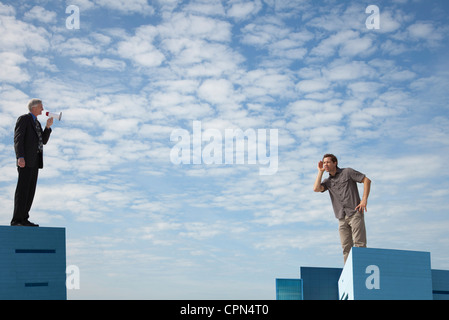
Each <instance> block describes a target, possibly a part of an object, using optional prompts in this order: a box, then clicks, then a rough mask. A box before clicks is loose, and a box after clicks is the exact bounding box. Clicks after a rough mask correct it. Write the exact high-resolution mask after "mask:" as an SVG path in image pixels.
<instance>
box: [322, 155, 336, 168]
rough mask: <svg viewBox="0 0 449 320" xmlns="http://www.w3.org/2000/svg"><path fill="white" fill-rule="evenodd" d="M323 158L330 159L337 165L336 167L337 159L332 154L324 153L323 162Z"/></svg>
mask: <svg viewBox="0 0 449 320" xmlns="http://www.w3.org/2000/svg"><path fill="white" fill-rule="evenodd" d="M324 158H331V160H332V162H336V163H337V165H338V159H337V157H336V156H334V155H333V154H332V153H326V154H325V155H324V156H323V160H324Z"/></svg>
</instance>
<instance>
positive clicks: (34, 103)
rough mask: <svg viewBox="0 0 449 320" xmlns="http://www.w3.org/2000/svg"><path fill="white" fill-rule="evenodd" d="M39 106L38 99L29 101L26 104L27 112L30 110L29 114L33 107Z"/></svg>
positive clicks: (40, 101) (40, 102) (39, 101)
mask: <svg viewBox="0 0 449 320" xmlns="http://www.w3.org/2000/svg"><path fill="white" fill-rule="evenodd" d="M39 104H42V100H39V99H31V100H30V101H29V102H28V110H30V112H31V109H33V108H34V107H35V106H37V105H39Z"/></svg>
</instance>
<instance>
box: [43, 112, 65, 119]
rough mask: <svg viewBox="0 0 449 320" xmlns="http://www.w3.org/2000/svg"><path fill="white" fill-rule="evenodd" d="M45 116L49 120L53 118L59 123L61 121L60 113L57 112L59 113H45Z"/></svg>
mask: <svg viewBox="0 0 449 320" xmlns="http://www.w3.org/2000/svg"><path fill="white" fill-rule="evenodd" d="M45 115H46V116H47V117H50V118H53V119H58V120H59V121H61V117H62V112H59V113H53V112H46V113H45Z"/></svg>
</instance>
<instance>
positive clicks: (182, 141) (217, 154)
mask: <svg viewBox="0 0 449 320" xmlns="http://www.w3.org/2000/svg"><path fill="white" fill-rule="evenodd" d="M170 141H175V142H177V143H176V144H175V145H174V146H173V148H172V149H171V151H170V161H171V162H172V163H173V164H177V165H179V164H206V165H210V164H225V165H242V164H248V165H257V164H258V165H259V166H260V167H259V174H260V175H273V174H275V173H276V172H277V170H278V129H257V130H255V129H246V130H245V131H243V130H242V129H240V128H237V129H236V128H233V129H225V130H224V136H223V134H222V131H220V130H218V129H206V130H204V131H203V130H202V123H201V121H193V125H192V134H190V132H189V131H187V130H185V129H175V130H173V131H172V133H171V135H170ZM268 150H269V152H267V151H268ZM234 155H235V156H234ZM245 158H246V160H245Z"/></svg>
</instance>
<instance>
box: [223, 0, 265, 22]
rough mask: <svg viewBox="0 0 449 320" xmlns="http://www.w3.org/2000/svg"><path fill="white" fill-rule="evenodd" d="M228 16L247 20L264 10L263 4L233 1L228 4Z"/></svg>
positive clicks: (258, 0)
mask: <svg viewBox="0 0 449 320" xmlns="http://www.w3.org/2000/svg"><path fill="white" fill-rule="evenodd" d="M228 6H229V8H228V10H227V15H228V16H229V17H232V18H235V19H238V20H241V19H247V18H249V17H250V16H252V15H255V14H257V13H258V12H259V11H260V9H261V8H262V3H261V1H260V0H256V1H245V0H244V1H241V0H233V1H229V2H228Z"/></svg>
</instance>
